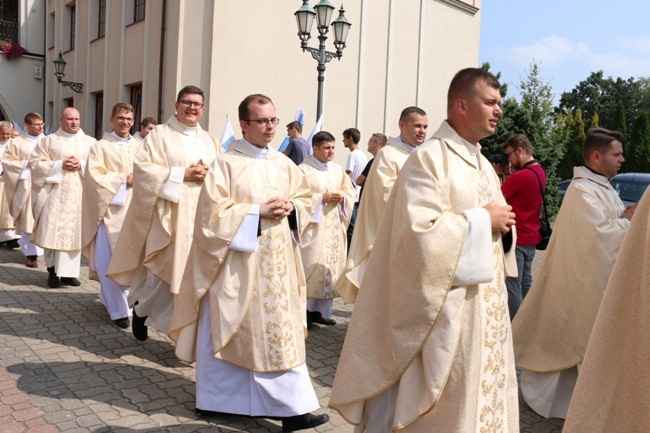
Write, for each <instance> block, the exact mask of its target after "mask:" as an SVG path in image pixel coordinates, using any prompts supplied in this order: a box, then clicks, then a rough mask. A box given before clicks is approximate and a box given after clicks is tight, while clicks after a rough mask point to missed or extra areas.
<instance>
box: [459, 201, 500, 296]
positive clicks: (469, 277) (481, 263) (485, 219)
mask: <svg viewBox="0 0 650 433" xmlns="http://www.w3.org/2000/svg"><path fill="white" fill-rule="evenodd" d="M463 216H464V217H465V219H467V234H466V235H465V242H463V250H462V252H461V255H460V260H459V261H458V268H456V275H455V277H454V282H453V283H452V285H453V286H470V285H474V284H484V283H489V282H490V281H492V279H493V278H494V257H493V255H492V223H491V221H490V214H489V213H488V211H487V210H486V209H484V208H475V209H468V210H466V211H464V212H463Z"/></svg>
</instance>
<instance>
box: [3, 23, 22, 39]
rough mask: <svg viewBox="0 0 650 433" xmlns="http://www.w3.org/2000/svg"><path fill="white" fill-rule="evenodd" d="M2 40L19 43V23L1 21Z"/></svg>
mask: <svg viewBox="0 0 650 433" xmlns="http://www.w3.org/2000/svg"><path fill="white" fill-rule="evenodd" d="M0 39H7V40H8V39H11V40H14V41H16V42H18V23H16V22H13V21H3V20H0Z"/></svg>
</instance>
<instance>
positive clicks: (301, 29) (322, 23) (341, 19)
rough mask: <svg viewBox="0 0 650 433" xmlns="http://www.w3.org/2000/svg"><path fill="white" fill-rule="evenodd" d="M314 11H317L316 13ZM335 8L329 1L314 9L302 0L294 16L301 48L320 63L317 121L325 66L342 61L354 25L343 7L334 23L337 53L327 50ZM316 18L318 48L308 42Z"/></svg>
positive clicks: (317, 68)
mask: <svg viewBox="0 0 650 433" xmlns="http://www.w3.org/2000/svg"><path fill="white" fill-rule="evenodd" d="M314 9H316V10H315V11H314ZM334 9H335V8H334V6H333V5H332V4H331V3H330V2H329V0H320V1H319V2H318V3H317V4H316V6H314V8H312V7H311V6H309V0H302V6H301V7H300V9H298V10H297V11H296V12H295V13H294V15H295V16H296V22H297V24H298V37H299V38H300V48H302V50H303V52H304V51H309V52H310V53H311V56H312V57H313V58H314V59H315V60H316V61H317V62H318V66H317V67H316V70H317V71H318V100H317V105H316V120H317V121H318V119H320V116H321V113H322V112H323V82H324V81H325V64H326V63H328V62H329V61H331V60H332V59H333V58H336V59H339V60H340V59H341V57H342V56H343V49H344V48H345V40H346V39H347V37H348V32H349V31H350V27H351V26H352V24H350V22H349V21H348V20H347V18H345V10H344V9H343V5H341V9H340V10H339V16H338V17H337V18H336V19H335V20H334V22H333V23H332V29H333V30H334V47H335V48H336V52H335V53H332V52H330V51H326V50H325V42H326V41H327V33H328V32H329V27H330V21H331V19H332V13H333V12H334ZM314 18H316V19H317V22H318V33H319V34H318V40H319V44H318V48H317V49H316V48H312V47H309V46H307V42H308V41H309V39H310V38H311V27H312V24H313V23H314Z"/></svg>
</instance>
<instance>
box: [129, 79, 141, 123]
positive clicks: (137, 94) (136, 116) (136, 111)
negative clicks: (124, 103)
mask: <svg viewBox="0 0 650 433" xmlns="http://www.w3.org/2000/svg"><path fill="white" fill-rule="evenodd" d="M131 105H133V128H131V134H135V132H136V131H139V130H140V121H141V120H142V83H141V84H134V85H133V86H131Z"/></svg>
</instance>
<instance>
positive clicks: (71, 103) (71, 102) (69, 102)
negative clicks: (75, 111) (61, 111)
mask: <svg viewBox="0 0 650 433" xmlns="http://www.w3.org/2000/svg"><path fill="white" fill-rule="evenodd" d="M63 106H64V107H74V98H65V99H64V100H63Z"/></svg>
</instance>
